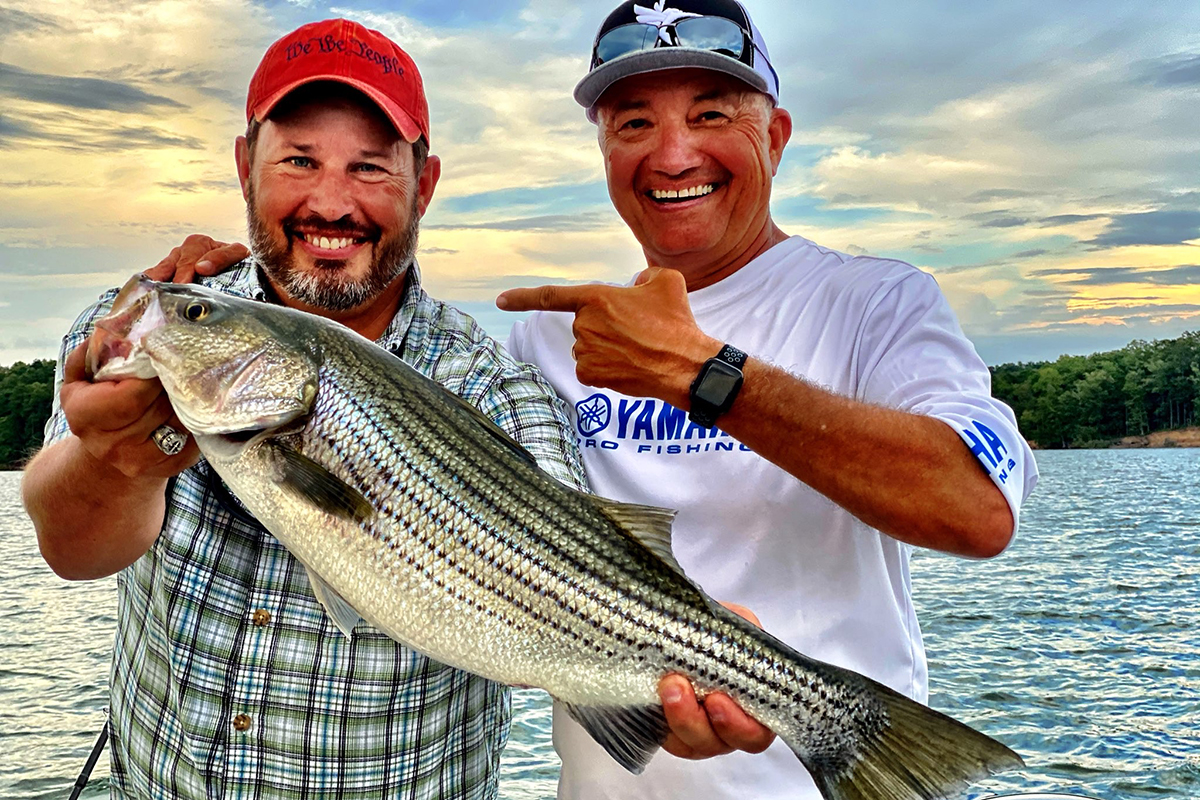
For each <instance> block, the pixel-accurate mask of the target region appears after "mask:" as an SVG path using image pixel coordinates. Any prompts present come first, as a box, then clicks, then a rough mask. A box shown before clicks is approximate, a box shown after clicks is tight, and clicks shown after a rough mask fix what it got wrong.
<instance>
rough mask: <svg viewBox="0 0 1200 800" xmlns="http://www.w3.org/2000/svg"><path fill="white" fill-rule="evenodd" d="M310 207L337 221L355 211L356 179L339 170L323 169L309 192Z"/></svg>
mask: <svg viewBox="0 0 1200 800" xmlns="http://www.w3.org/2000/svg"><path fill="white" fill-rule="evenodd" d="M307 205H308V209H309V211H311V212H312V213H314V214H316V215H317V216H319V217H321V218H322V219H325V220H328V221H329V222H335V221H337V220H339V219H342V218H343V217H348V216H350V215H351V214H353V213H354V208H355V201H354V180H353V178H352V177H351V176H349V175H347V174H345V173H344V172H340V171H337V170H321V173H320V174H319V175H318V177H317V180H316V182H315V183H313V184H312V187H311V191H310V192H309V194H308V202H307Z"/></svg>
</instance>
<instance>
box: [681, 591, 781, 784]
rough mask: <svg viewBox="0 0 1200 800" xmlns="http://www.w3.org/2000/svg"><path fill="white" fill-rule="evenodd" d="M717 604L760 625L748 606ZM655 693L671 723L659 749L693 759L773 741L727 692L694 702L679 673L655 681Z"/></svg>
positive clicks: (687, 683)
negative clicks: (656, 689) (656, 691)
mask: <svg viewBox="0 0 1200 800" xmlns="http://www.w3.org/2000/svg"><path fill="white" fill-rule="evenodd" d="M721 605H723V606H725V607H726V608H728V609H729V610H730V611H733V612H734V613H736V614H738V615H739V616H741V617H744V618H745V619H748V620H750V621H751V622H753V623H754V624H755V625H758V626H759V627H760V628H761V627H762V624H761V623H760V622H759V620H758V617H757V616H755V614H754V612H753V611H751V610H750V609H748V608H746V607H744V606H739V605H737V604H735V603H722V604H721ZM658 695H659V697H660V698H662V703H663V712H664V713H665V714H666V716H667V722H668V723H669V724H670V726H671V733H670V734H669V735H668V736H667V740H666V741H665V742H664V743H663V749H664V750H666V751H667V752H668V753H670V754H671V755H673V756H677V757H678V758H687V759H692V760H697V759H703V758H711V757H713V756H719V755H724V754H726V753H732V752H733V751H734V750H745V751H746V752H748V753H761V752H762V751H764V750H766V749H767V748H768V747H770V746H771V743H772V742H773V741H775V734H774V733H772V732H771V730H770V729H769V728H767V727H765V726H763V725H760V724H759V723H758V722H757V721H755V720H754V719H753V718H752V717H751V716H750V715H749V714H747V713H746V712H744V711H742V709H741V708H740V707H739V706H738V704H737V703H735V702H734V701H733V700H731V699H730V698H729V696H728V695H726V694H722V693H721V692H714V693H712V694H710V695H708V696H707V697H706V698H704V701H703V703H701V702H700V701H698V700H697V699H696V693H695V692H694V691H693V690H692V683H691V681H689V680H688V679H687V678H685V677H683V676H682V675H677V674H672V675H668V676H666V677H665V678H663V679H662V680H661V681H659V684H658Z"/></svg>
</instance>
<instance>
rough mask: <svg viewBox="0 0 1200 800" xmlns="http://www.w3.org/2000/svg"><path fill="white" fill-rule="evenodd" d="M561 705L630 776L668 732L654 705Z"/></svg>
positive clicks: (660, 710) (638, 772)
mask: <svg viewBox="0 0 1200 800" xmlns="http://www.w3.org/2000/svg"><path fill="white" fill-rule="evenodd" d="M560 702H561V701H560ZM562 706H563V708H564V709H565V710H566V712H567V713H568V714H570V715H571V717H572V718H573V719H574V720H575V721H576V722H578V723H579V724H580V725H582V726H583V727H584V730H586V731H587V732H588V733H589V734H591V736H592V738H593V739H595V740H596V742H597V743H598V744H599V745H600V746H601V747H603V748H604V750H605V752H607V753H608V754H609V755H610V756H612V757H613V759H614V760H615V761H616V762H617V763H618V764H620V765H621V766H622V767H624V768H625V769H627V770H629V771H630V772H632V773H633V774H634V775H640V774H641V772H642V770H644V769H645V768H646V764H648V763H650V759H651V758H653V757H654V754H655V753H656V752H658V749H659V748H660V747H662V744H663V742H665V741H666V740H667V734H668V733H670V726H668V725H667V717H666V715H665V714H664V713H663V708H662V706H661V705H658V704H655V705H649V706H626V707H620V708H618V707H612V706H601V707H597V706H579V705H572V704H570V703H562Z"/></svg>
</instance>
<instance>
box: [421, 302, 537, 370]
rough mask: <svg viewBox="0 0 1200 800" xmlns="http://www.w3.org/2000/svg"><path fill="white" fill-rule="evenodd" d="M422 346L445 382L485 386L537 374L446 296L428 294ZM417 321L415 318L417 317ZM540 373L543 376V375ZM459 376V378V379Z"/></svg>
mask: <svg viewBox="0 0 1200 800" xmlns="http://www.w3.org/2000/svg"><path fill="white" fill-rule="evenodd" d="M424 306H425V308H424V313H423V314H422V317H423V320H422V321H421V327H423V328H424V330H423V331H422V335H421V339H422V340H423V342H424V344H423V346H422V347H421V348H420V349H421V350H424V351H425V352H426V353H427V355H428V356H429V357H430V358H431V359H432V361H433V362H435V363H434V364H433V365H432V366H433V371H434V378H435V379H437V380H439V381H441V382H443V383H444V384H447V385H449V384H451V383H456V382H461V383H462V385H463V388H464V390H467V391H464V392H462V393H463V394H471V392H470V391H469V390H468V387H471V386H472V385H473V386H475V387H482V386H484V385H487V384H491V383H493V382H494V381H497V380H509V379H519V380H531V379H533V378H534V376H535V375H536V373H535V371H534V370H532V368H531V367H530V366H529V365H528V364H522V363H520V362H519V361H517V359H515V358H514V357H513V356H512V355H511V354H510V353H509V352H508V350H506V349H505V348H504V345H503V344H502V343H501V342H500V341H499V340H498V339H496V338H495V337H493V336H491V335H490V334H489V333H488V332H487V331H485V330H484V329H483V326H481V325H480V324H479V323H478V322H477V321H476V320H475V318H474V317H472V316H471V315H470V314H468V313H467V312H466V311H463V310H462V309H460V308H457V307H456V306H454V305H451V304H450V303H447V302H445V301H443V300H438V299H436V298H433V297H429V296H428V295H426V296H425V302H424ZM414 321H415V320H414ZM539 377H540V376H539ZM455 379H457V381H456V380H455Z"/></svg>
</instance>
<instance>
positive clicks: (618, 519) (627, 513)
mask: <svg viewBox="0 0 1200 800" xmlns="http://www.w3.org/2000/svg"><path fill="white" fill-rule="evenodd" d="M592 499H593V500H594V501H595V502H597V503H598V504H599V505H600V510H601V511H602V512H603V513H604V514H605V516H607V517H608V518H609V519H611V520H612V521H613V522H615V523H617V525H618V526H619V527H621V528H623V529H625V530H626V531H628V532H629V533H630V534H632V535H633V538H635V539H637V540H638V541H639V542H641V543H642V544H643V545H645V546H646V548H647V549H648V550H649V551H650V552H652V553H654V555H656V556H658V557H659V558H661V559H662V560H663V561H665V562H666V563H667V564H668V565H670V566H671V567H673V568H674V569H675V570H677V571H678V572H681V573H682V572H683V567H681V566H679V562H678V561H676V560H675V551H674V550H672V549H671V524H672V523H673V522H674V521H675V512H674V511H672V510H671V509H669V508H659V507H657V506H639V505H636V504H634V503H618V502H617V501H615V500H607V499H605V498H603V497H594V498H592Z"/></svg>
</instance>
